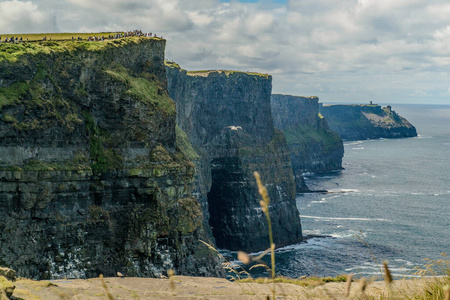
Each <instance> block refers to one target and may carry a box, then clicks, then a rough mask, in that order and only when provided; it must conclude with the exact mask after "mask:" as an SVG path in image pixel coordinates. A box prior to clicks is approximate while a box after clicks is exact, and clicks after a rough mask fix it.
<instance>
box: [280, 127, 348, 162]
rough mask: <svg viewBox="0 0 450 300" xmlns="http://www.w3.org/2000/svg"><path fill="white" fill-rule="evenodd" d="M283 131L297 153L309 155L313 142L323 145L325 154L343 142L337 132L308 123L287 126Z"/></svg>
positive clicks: (293, 150)
mask: <svg viewBox="0 0 450 300" xmlns="http://www.w3.org/2000/svg"><path fill="white" fill-rule="evenodd" d="M283 133H284V135H285V136H286V141H287V142H288V144H289V145H290V149H291V151H292V152H294V153H296V154H305V155H308V154H309V152H308V151H309V150H310V147H309V146H310V144H311V143H316V144H320V145H323V148H322V149H323V151H324V153H325V154H327V153H330V152H332V151H334V150H335V149H336V145H339V144H340V143H342V140H341V138H340V137H339V135H338V134H336V133H335V132H333V131H331V130H326V129H323V128H315V127H314V126H311V125H306V124H299V125H298V126H295V127H289V128H286V129H285V130H284V131H283Z"/></svg>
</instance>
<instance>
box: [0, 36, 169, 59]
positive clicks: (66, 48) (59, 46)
mask: <svg viewBox="0 0 450 300" xmlns="http://www.w3.org/2000/svg"><path fill="white" fill-rule="evenodd" d="M108 34H114V33H99V34H73V35H74V37H76V36H82V38H83V40H82V41H77V40H72V34H65V35H62V36H59V35H56V34H53V35H54V36H56V37H55V38H52V39H51V40H49V39H48V40H47V41H42V39H38V40H35V41H31V40H29V41H28V42H22V43H17V44H10V43H3V42H2V43H1V44H0V63H1V62H2V61H9V62H15V61H17V60H18V59H19V58H20V57H21V56H24V55H37V54H40V53H44V54H50V53H55V52H72V51H80V50H87V51H99V50H102V49H104V48H107V47H122V46H125V45H127V44H130V43H136V44H138V43H140V42H141V41H142V40H144V39H155V40H161V38H158V37H151V38H142V37H127V38H121V39H113V40H104V41H92V42H90V41H87V40H86V38H87V37H88V36H92V35H95V36H98V35H100V36H101V35H106V36H107V35H108ZM53 35H52V34H50V35H47V38H49V37H51V36H53ZM25 36H27V35H24V36H23V37H25ZM38 36H39V37H40V35H38ZM0 37H1V38H2V41H3V40H4V38H5V37H6V35H0Z"/></svg>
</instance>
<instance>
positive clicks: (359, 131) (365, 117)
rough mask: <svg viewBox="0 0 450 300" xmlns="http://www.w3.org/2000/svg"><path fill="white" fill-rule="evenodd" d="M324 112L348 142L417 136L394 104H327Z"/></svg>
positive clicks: (333, 127)
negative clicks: (383, 105) (393, 107)
mask: <svg viewBox="0 0 450 300" xmlns="http://www.w3.org/2000/svg"><path fill="white" fill-rule="evenodd" d="M320 112H321V114H322V115H323V116H324V117H325V118H326V119H327V120H328V123H329V124H330V127H331V129H333V130H334V131H336V132H337V133H338V134H339V135H340V136H341V138H343V139H344V140H365V139H378V138H404V137H414V136H417V131H416V128H415V127H414V126H413V125H411V123H409V122H408V120H406V119H405V118H403V117H401V116H400V115H398V114H397V113H396V112H395V111H393V110H392V108H391V106H390V105H388V106H386V107H381V106H380V105H376V104H374V105H372V104H370V105H323V106H321V107H320Z"/></svg>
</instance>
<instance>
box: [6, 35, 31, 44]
mask: <svg viewBox="0 0 450 300" xmlns="http://www.w3.org/2000/svg"><path fill="white" fill-rule="evenodd" d="M24 41H25V42H27V41H28V39H25V40H24V39H23V38H22V37H18V36H16V37H13V36H12V37H10V38H9V37H5V38H4V40H2V37H1V36H0V43H11V44H17V43H22V42H24Z"/></svg>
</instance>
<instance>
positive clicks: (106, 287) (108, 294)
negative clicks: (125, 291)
mask: <svg viewBox="0 0 450 300" xmlns="http://www.w3.org/2000/svg"><path fill="white" fill-rule="evenodd" d="M99 277H100V280H101V282H102V286H103V288H104V289H105V292H106V298H107V299H109V300H114V297H113V295H111V293H110V292H109V290H108V286H107V285H106V282H105V280H104V279H103V274H100V276H99Z"/></svg>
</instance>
